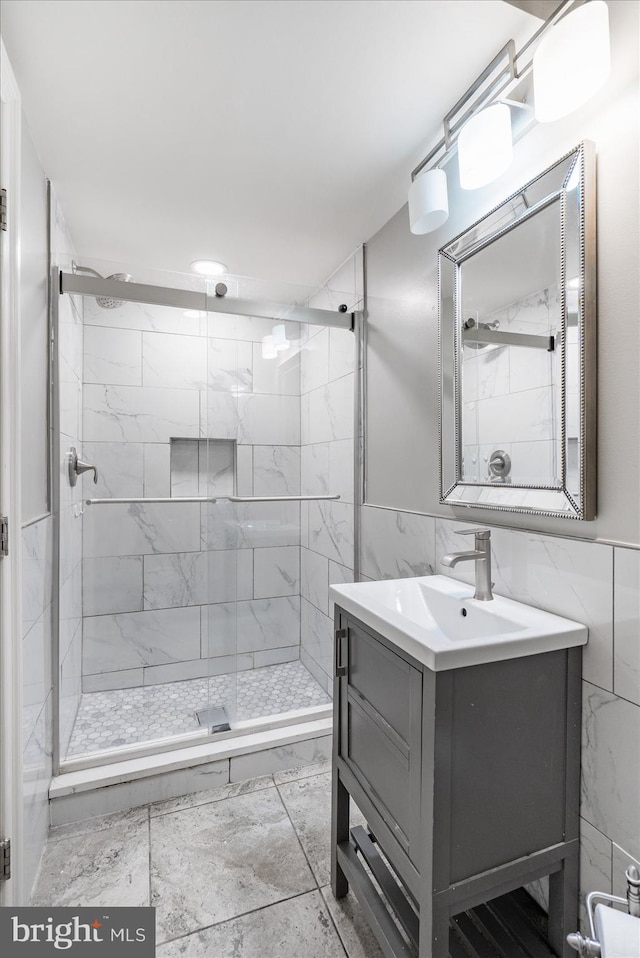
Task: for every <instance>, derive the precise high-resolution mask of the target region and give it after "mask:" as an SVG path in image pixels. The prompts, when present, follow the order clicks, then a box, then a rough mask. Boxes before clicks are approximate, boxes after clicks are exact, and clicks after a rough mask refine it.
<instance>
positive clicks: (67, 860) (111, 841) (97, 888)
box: [31, 819, 149, 907]
mask: <svg viewBox="0 0 640 958" xmlns="http://www.w3.org/2000/svg"><path fill="white" fill-rule="evenodd" d="M31 904H32V905H43V906H47V905H67V906H71V907H84V906H87V907H89V906H92V905H95V906H100V905H101V906H105V905H109V906H111V907H114V906H117V905H130V906H139V905H144V906H148V905H149V826H148V822H147V821H146V820H144V819H143V820H142V821H138V822H137V823H132V822H127V821H123V822H120V823H118V824H113V825H112V826H111V828H103V829H100V830H98V831H84V830H81V832H80V833H79V834H75V835H69V836H67V837H65V840H64V841H49V842H48V843H47V846H46V848H45V851H44V855H43V858H42V864H41V868H40V876H39V878H38V881H37V882H36V886H35V888H34V892H33V896H32V899H31Z"/></svg>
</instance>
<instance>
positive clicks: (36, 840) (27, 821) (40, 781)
mask: <svg viewBox="0 0 640 958" xmlns="http://www.w3.org/2000/svg"><path fill="white" fill-rule="evenodd" d="M52 715H53V712H52V693H51V692H50V693H49V695H48V696H47V699H46V701H45V704H44V706H43V708H42V709H41V711H40V714H39V715H38V718H37V721H36V723H35V725H34V728H33V732H32V733H31V735H30V737H29V738H28V739H26V740H25V744H24V748H23V754H22V762H23V778H22V782H23V786H22V787H23V792H22V807H23V823H24V848H23V854H24V861H23V875H24V887H25V888H26V890H27V900H28V898H29V896H30V892H31V889H32V887H33V885H34V882H35V880H36V876H37V873H38V866H39V864H40V857H41V855H42V850H43V848H44V846H45V843H46V839H47V833H48V831H49V802H48V797H49V794H48V793H49V783H50V781H51V770H52V742H53V729H52Z"/></svg>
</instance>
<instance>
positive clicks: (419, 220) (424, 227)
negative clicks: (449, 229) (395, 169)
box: [409, 170, 449, 235]
mask: <svg viewBox="0 0 640 958" xmlns="http://www.w3.org/2000/svg"><path fill="white" fill-rule="evenodd" d="M448 216H449V197H448V196H447V174H446V173H445V171H444V170H427V172H426V173H421V174H420V175H419V176H416V178H415V180H414V181H413V183H412V184H411V186H410V187H409V225H410V227H411V232H412V233H416V234H417V235H421V234H423V233H431V232H433V230H437V229H438V227H439V226H442V224H443V223H444V222H446V220H447V217H448Z"/></svg>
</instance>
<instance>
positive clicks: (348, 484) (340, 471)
mask: <svg viewBox="0 0 640 958" xmlns="http://www.w3.org/2000/svg"><path fill="white" fill-rule="evenodd" d="M354 469H355V462H354V449H353V439H339V440H337V441H336V442H330V443H329V492H330V493H331V495H338V496H340V499H341V501H342V502H353V501H354V493H355V484H354Z"/></svg>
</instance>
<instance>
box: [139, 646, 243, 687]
mask: <svg viewBox="0 0 640 958" xmlns="http://www.w3.org/2000/svg"><path fill="white" fill-rule="evenodd" d="M215 652H216V655H215V656H212V657H210V658H202V659H192V660H191V661H186V662H175V663H171V664H170V665H152V666H149V667H148V668H146V669H145V670H144V684H145V685H163V684H164V683H165V682H184V681H187V680H188V679H204V678H207V676H209V675H228V674H232V673H234V672H244V671H246V670H248V669H252V668H253V656H252V655H235V654H234V651H233V650H226V649H224V648H221V649H219V650H218V649H215Z"/></svg>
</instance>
